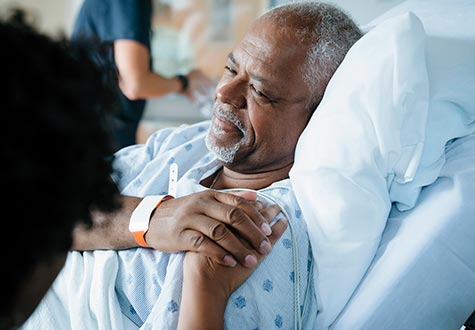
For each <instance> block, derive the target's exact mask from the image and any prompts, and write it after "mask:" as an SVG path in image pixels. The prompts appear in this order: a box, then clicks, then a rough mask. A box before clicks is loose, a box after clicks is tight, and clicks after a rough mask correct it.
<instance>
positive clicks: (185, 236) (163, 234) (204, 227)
mask: <svg viewBox="0 0 475 330" xmlns="http://www.w3.org/2000/svg"><path fill="white" fill-rule="evenodd" d="M246 198H247V199H246ZM248 199H251V200H248ZM252 199H254V200H252ZM280 211H281V210H280V208H279V207H278V206H277V205H272V206H268V207H265V206H264V205H263V203H261V202H259V201H256V196H255V194H254V195H253V196H252V194H251V196H249V194H247V195H246V196H245V198H244V197H242V196H237V195H235V194H230V193H222V192H218V191H214V190H206V191H203V192H200V193H195V194H191V195H188V196H184V197H180V198H176V199H170V200H167V201H164V202H162V204H160V206H159V207H158V208H157V209H156V210H155V212H154V213H153V215H152V219H151V221H150V227H149V230H148V231H147V233H146V236H145V240H146V241H147V244H148V245H150V246H151V247H153V248H155V249H157V250H160V251H164V252H177V251H194V252H199V253H200V254H202V255H204V256H207V257H209V258H211V259H212V260H213V261H214V262H216V263H218V264H221V265H226V266H231V267H234V266H236V264H237V263H240V264H241V265H243V266H245V267H249V268H254V267H255V266H256V265H257V262H258V259H259V258H260V257H261V256H260V255H266V254H267V253H269V252H270V250H271V241H270V240H269V237H267V235H270V234H271V232H272V230H271V229H270V227H269V225H268V223H269V222H270V221H272V220H273V219H274V218H275V217H276V216H277V214H279V212H280ZM270 237H272V236H270ZM247 243H248V244H247Z"/></svg>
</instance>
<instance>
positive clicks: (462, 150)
mask: <svg viewBox="0 0 475 330" xmlns="http://www.w3.org/2000/svg"><path fill="white" fill-rule="evenodd" d="M447 149H448V152H447V162H446V164H445V165H444V167H443V170H442V173H441V177H440V178H439V179H437V181H436V182H435V183H434V184H432V185H430V186H428V187H426V188H424V189H423V190H422V192H421V195H420V200H419V202H418V205H417V206H416V207H415V208H414V209H412V210H410V211H405V212H399V211H397V209H396V208H393V211H392V213H391V215H390V218H389V221H388V224H387V227H386V229H385V232H384V235H383V239H382V242H381V245H380V247H379V249H378V251H377V254H376V257H375V259H374V261H373V263H372V265H371V266H370V268H369V270H368V272H367V274H366V275H365V277H364V279H363V280H362V282H361V283H360V285H359V287H358V288H357V290H356V291H355V293H354V295H353V297H352V298H351V299H350V301H349V302H348V304H347V306H346V307H345V309H344V310H343V312H342V314H340V316H339V318H338V319H337V320H336V322H335V323H334V324H333V326H332V329H335V330H337V329H365V330H371V329H407V330H410V329H434V330H436V329H441V330H447V329H460V327H461V325H462V324H463V322H464V321H465V320H466V319H467V318H468V317H469V315H470V314H471V313H472V312H473V311H474V310H475V240H474V237H475V202H474V199H475V135H470V136H468V137H464V138H460V139H457V140H456V141H455V142H453V143H452V144H451V145H450V146H449V147H448V148H447Z"/></svg>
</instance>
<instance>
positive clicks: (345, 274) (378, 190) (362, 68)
mask: <svg viewBox="0 0 475 330" xmlns="http://www.w3.org/2000/svg"><path fill="white" fill-rule="evenodd" d="M424 41H425V32H424V29H423V27H422V23H421V21H420V20H419V19H418V17H416V16H415V15H414V14H412V13H405V14H402V15H399V16H396V17H393V18H390V19H388V20H386V21H383V22H381V23H380V24H378V25H377V26H376V27H374V28H373V29H371V30H370V31H369V32H368V33H366V34H365V35H364V36H363V37H362V38H361V39H360V40H359V41H358V42H357V43H355V44H354V45H353V47H352V48H351V49H350V50H349V52H348V54H347V56H346V57H345V59H344V60H343V62H342V63H341V65H340V66H339V68H338V69H337V71H336V72H335V74H334V76H333V77H332V79H331V80H330V82H329V84H328V86H327V89H326V91H325V94H324V96H323V99H322V102H321V103H320V105H319V106H318V108H317V109H316V111H315V113H314V114H313V116H312V118H311V120H310V122H309V124H308V126H307V127H306V128H305V130H304V132H303V133H302V135H301V137H300V139H299V141H298V144H297V148H296V154H295V162H294V165H293V167H292V169H291V171H290V180H291V182H292V184H293V187H294V191H295V194H296V197H297V200H298V201H299V204H300V207H301V209H302V212H303V214H304V217H305V220H306V222H307V226H308V232H309V238H310V241H311V244H312V250H313V254H314V258H315V265H316V269H315V273H314V276H315V278H314V280H315V281H314V283H315V287H316V292H317V301H318V304H319V314H318V316H317V323H318V324H317V328H319V329H327V328H328V327H329V326H330V325H331V323H332V322H333V321H334V320H335V318H336V317H337V315H338V314H339V313H340V311H341V310H342V309H343V307H344V305H345V303H346V302H347V301H348V299H349V298H350V296H351V294H352V293H353V291H354V290H355V288H356V286H357V285H358V283H359V282H360V280H361V278H362V277H363V275H364V273H365V271H366V270H367V268H368V266H369V265H370V263H371V261H372V259H373V257H374V255H375V252H376V249H377V248H378V245H379V242H380V239H381V234H382V232H383V230H384V227H385V224H386V220H387V217H388V214H389V211H390V209H391V198H390V194H389V188H390V186H391V185H392V184H393V183H394V182H399V183H407V182H410V181H411V180H413V179H414V176H415V173H416V171H417V168H418V166H419V163H420V160H421V155H422V151H423V146H424V137H425V127H426V120H427V111H428V95H429V86H428V76H427V70H426V62H425V54H424Z"/></svg>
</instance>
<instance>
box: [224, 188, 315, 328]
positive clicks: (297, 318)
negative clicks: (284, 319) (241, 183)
mask: <svg viewBox="0 0 475 330" xmlns="http://www.w3.org/2000/svg"><path fill="white" fill-rule="evenodd" d="M221 191H222V192H230V191H250V192H255V193H256V194H257V196H259V197H261V198H264V199H266V200H267V201H269V202H272V203H274V204H277V205H279V206H280V209H281V211H282V213H283V214H284V216H285V217H286V218H287V220H288V224H289V229H290V237H291V240H292V261H293V269H294V329H296V330H301V329H302V312H303V310H304V309H305V306H303V307H304V308H300V269H299V259H298V251H297V250H298V248H297V243H296V240H295V233H294V229H293V225H292V222H291V221H290V219H291V218H290V216H289V214H288V213H287V211H286V210H285V208H284V207H282V206H281V205H280V204H279V203H278V202H277V200H276V199H275V198H274V197H273V196H271V195H269V194H267V193H265V192H263V191H256V190H252V189H247V188H231V189H223V190H221ZM308 283H309V281H307V290H308ZM307 290H306V291H307ZM305 296H307V292H306V293H305ZM305 301H306V299H305Z"/></svg>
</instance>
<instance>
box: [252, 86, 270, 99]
mask: <svg viewBox="0 0 475 330" xmlns="http://www.w3.org/2000/svg"><path fill="white" fill-rule="evenodd" d="M250 86H251V89H252V91H253V92H254V93H256V94H257V95H259V96H260V97H264V98H266V99H268V97H267V95H265V94H264V93H262V92H261V91H260V90H258V89H257V88H256V86H254V85H253V84H251V85H250Z"/></svg>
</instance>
